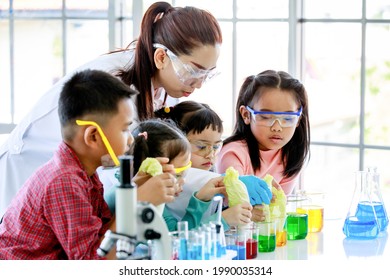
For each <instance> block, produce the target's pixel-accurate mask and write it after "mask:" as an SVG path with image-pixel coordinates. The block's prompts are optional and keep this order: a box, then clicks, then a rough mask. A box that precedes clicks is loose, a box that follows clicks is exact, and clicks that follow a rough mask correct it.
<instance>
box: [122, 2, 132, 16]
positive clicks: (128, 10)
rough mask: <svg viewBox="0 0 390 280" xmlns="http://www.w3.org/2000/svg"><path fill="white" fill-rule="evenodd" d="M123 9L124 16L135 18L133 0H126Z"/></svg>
mask: <svg viewBox="0 0 390 280" xmlns="http://www.w3.org/2000/svg"><path fill="white" fill-rule="evenodd" d="M123 8H124V9H123V13H124V15H123V16H125V17H133V0H124V6H123Z"/></svg>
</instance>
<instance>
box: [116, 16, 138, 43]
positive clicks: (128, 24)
mask: <svg viewBox="0 0 390 280" xmlns="http://www.w3.org/2000/svg"><path fill="white" fill-rule="evenodd" d="M122 26H123V29H122V42H121V44H120V45H118V46H117V47H118V48H125V47H127V46H128V45H129V44H130V43H131V42H132V41H133V40H134V39H135V38H134V34H133V21H132V20H125V21H124V23H123V24H122Z"/></svg>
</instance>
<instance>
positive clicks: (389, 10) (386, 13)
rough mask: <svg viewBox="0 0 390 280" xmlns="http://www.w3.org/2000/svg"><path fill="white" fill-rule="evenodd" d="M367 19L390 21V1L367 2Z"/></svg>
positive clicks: (370, 0) (375, 0)
mask: <svg viewBox="0 0 390 280" xmlns="http://www.w3.org/2000/svg"><path fill="white" fill-rule="evenodd" d="M366 7H367V18H369V19H390V0H369V1H366Z"/></svg>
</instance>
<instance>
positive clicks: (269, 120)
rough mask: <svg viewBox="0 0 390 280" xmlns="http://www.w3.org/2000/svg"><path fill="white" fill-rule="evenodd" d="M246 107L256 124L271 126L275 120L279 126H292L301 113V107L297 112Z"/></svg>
mask: <svg viewBox="0 0 390 280" xmlns="http://www.w3.org/2000/svg"><path fill="white" fill-rule="evenodd" d="M246 109H247V110H248V111H249V112H250V113H251V115H252V117H253V119H254V121H255V123H256V124H257V125H261V126H268V127H271V126H273V125H274V123H275V121H276V120H277V121H278V122H279V124H280V126H281V127H293V126H295V125H296V124H297V123H298V120H299V117H300V116H301V114H302V107H301V108H299V110H298V112H270V111H255V110H253V109H252V108H251V107H249V106H246Z"/></svg>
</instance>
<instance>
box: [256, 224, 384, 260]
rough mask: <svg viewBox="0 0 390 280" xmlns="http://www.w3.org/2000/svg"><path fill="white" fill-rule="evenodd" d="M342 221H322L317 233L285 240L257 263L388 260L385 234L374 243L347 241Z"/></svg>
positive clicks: (262, 256)
mask: <svg viewBox="0 0 390 280" xmlns="http://www.w3.org/2000/svg"><path fill="white" fill-rule="evenodd" d="M343 224H344V219H332V220H327V219H325V220H324V228H323V229H322V231H321V232H318V233H309V234H308V235H307V237H306V239H303V240H287V244H286V245H285V246H283V247H276V249H275V251H274V252H269V253H258V255H257V258H256V260H314V259H318V260H324V261H326V260H332V261H337V260H348V259H375V258H383V259H388V260H390V245H387V239H388V233H387V232H385V233H382V234H381V236H380V237H377V238H376V239H369V240H362V239H350V238H346V236H345V235H344V233H343Z"/></svg>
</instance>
